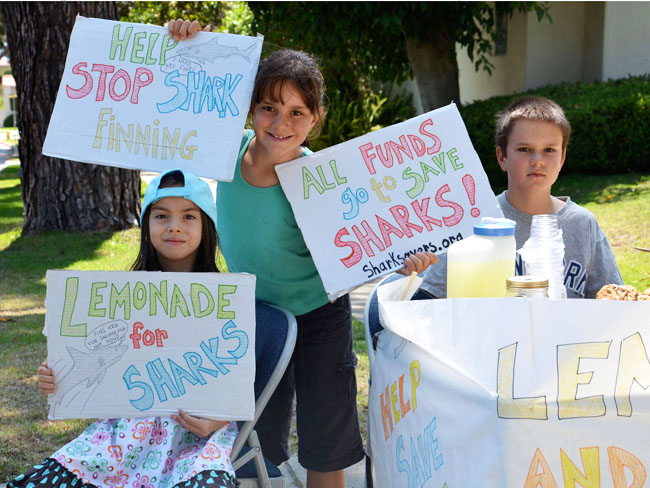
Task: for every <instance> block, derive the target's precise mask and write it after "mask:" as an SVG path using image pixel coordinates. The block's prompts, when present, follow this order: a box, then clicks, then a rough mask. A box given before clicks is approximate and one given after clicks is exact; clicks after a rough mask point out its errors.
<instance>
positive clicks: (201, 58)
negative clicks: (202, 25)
mask: <svg viewBox="0 0 650 488" xmlns="http://www.w3.org/2000/svg"><path fill="white" fill-rule="evenodd" d="M256 45H257V43H253V44H251V45H250V46H248V47H247V48H244V49H239V48H237V47H233V46H225V45H223V44H219V38H218V37H216V38H215V39H214V40H212V41H208V42H206V43H203V44H198V45H195V46H187V47H184V48H181V49H179V50H178V51H177V54H178V55H179V56H182V57H184V58H190V59H193V60H194V61H196V62H198V63H205V62H206V61H209V62H210V63H214V60H215V59H217V58H230V57H232V56H239V57H241V58H244V59H245V60H246V61H248V62H249V63H250V62H251V59H250V55H251V54H252V52H253V50H254V49H255V47H256Z"/></svg>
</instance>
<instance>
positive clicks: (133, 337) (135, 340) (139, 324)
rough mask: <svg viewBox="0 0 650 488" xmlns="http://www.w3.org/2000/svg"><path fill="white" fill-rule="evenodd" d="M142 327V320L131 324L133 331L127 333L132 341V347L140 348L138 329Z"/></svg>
mask: <svg viewBox="0 0 650 488" xmlns="http://www.w3.org/2000/svg"><path fill="white" fill-rule="evenodd" d="M141 329H144V325H142V322H136V323H134V324H133V332H132V333H131V334H130V335H129V337H130V338H131V341H133V349H140V338H141V337H142V336H141V335H140V333H139V332H138V331H139V330H141Z"/></svg>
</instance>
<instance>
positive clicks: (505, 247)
mask: <svg viewBox="0 0 650 488" xmlns="http://www.w3.org/2000/svg"><path fill="white" fill-rule="evenodd" d="M515 253H516V244H515V226H514V223H513V224H510V223H506V222H498V223H480V224H476V225H474V235H473V236H470V237H467V238H465V239H463V240H462V241H458V242H455V243H454V244H452V245H451V246H450V247H449V250H448V251H447V298H479V297H505V296H506V280H507V279H508V278H510V277H511V276H513V275H514V274H515Z"/></svg>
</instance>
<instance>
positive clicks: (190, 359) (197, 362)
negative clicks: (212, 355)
mask: <svg viewBox="0 0 650 488" xmlns="http://www.w3.org/2000/svg"><path fill="white" fill-rule="evenodd" d="M183 357H184V358H185V362H186V363H187V367H188V368H190V370H191V371H192V374H193V375H194V376H195V377H196V378H197V379H198V380H199V383H201V384H202V385H205V383H206V381H205V379H204V378H203V375H202V374H201V372H203V373H207V374H209V375H210V376H214V377H215V378H216V377H217V376H218V375H219V371H215V370H214V369H208V368H205V367H203V366H201V363H202V362H203V360H202V359H201V355H200V354H199V353H198V352H186V353H185V354H183Z"/></svg>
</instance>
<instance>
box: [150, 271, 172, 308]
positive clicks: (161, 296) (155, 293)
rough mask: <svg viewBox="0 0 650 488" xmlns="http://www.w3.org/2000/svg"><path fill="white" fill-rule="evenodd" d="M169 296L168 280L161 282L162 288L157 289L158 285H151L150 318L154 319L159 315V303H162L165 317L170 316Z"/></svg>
mask: <svg viewBox="0 0 650 488" xmlns="http://www.w3.org/2000/svg"><path fill="white" fill-rule="evenodd" d="M167 296H168V295H167V280H165V281H161V282H160V288H156V285H154V284H153V283H149V317H154V316H156V315H157V314H158V305H157V302H160V304H161V305H162V308H163V309H164V310H165V315H169V309H168V308H167V304H168V303H169V300H168V299H167Z"/></svg>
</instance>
